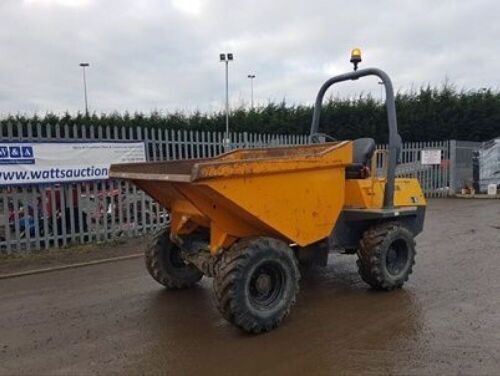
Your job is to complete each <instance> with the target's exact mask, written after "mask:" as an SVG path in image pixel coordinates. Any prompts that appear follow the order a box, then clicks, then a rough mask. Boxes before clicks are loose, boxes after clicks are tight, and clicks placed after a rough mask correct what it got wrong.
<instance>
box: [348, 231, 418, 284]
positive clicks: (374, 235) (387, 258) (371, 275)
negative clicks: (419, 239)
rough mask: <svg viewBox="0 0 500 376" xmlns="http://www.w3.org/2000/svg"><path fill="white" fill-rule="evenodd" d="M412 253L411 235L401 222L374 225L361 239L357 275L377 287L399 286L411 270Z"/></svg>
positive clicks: (413, 249)
mask: <svg viewBox="0 0 500 376" xmlns="http://www.w3.org/2000/svg"><path fill="white" fill-rule="evenodd" d="M415 254H416V251H415V240H414V238H413V234H412V233H411V232H410V231H409V230H408V229H406V228H405V227H403V226H402V225H401V224H400V223H398V222H389V223H382V224H379V225H376V226H373V227H371V228H370V229H368V230H367V231H365V233H364V234H363V238H362V239H361V247H360V249H359V250H358V260H357V264H358V270H359V274H360V275H361V278H362V279H363V281H365V282H366V283H368V284H369V285H370V286H371V287H373V288H374V289H376V290H386V291H390V290H393V289H396V288H401V287H402V286H403V284H404V283H405V282H406V281H407V280H408V277H409V276H410V274H411V273H412V268H413V265H414V264H415Z"/></svg>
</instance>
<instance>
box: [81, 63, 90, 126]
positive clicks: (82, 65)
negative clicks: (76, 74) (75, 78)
mask: <svg viewBox="0 0 500 376" xmlns="http://www.w3.org/2000/svg"><path fill="white" fill-rule="evenodd" d="M89 65H90V64H89V63H80V66H81V67H82V72H83V97H84V99H85V116H86V117H89V105H88V100H87V76H86V74H85V68H87V67H88V66H89Z"/></svg>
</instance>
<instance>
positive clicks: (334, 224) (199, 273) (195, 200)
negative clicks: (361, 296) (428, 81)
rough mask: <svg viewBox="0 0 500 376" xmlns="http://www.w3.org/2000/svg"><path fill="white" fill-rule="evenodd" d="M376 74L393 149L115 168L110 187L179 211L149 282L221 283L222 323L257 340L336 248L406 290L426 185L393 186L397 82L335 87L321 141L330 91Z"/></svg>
mask: <svg viewBox="0 0 500 376" xmlns="http://www.w3.org/2000/svg"><path fill="white" fill-rule="evenodd" d="M370 75H372V76H377V77H378V78H379V79H380V80H381V81H382V82H383V84H384V87H385V90H386V98H387V99H386V107H387V115H388V124H389V144H388V149H386V150H383V151H382V150H376V147H375V142H374V140H373V139H369V138H362V139H357V140H354V141H349V140H345V141H334V142H327V143H312V144H310V145H305V146H287V147H273V148H261V149H246V150H233V151H230V152H228V153H224V154H222V155H220V156H218V157H215V158H208V159H196V160H182V161H169V162H154V163H138V164H121V165H113V166H112V167H111V171H110V175H111V176H112V177H114V178H121V179H128V180H130V181H132V182H133V183H134V184H136V185H137V186H138V187H139V188H141V189H142V190H144V191H145V192H147V193H148V194H149V195H151V196H152V197H153V198H154V199H156V200H157V201H158V202H159V203H160V204H161V205H162V206H163V207H165V208H166V209H168V210H169V212H170V215H171V223H170V225H169V227H168V228H164V229H162V230H161V231H160V232H158V233H157V234H156V235H154V236H153V238H152V241H151V244H150V245H149V246H148V247H147V249H146V257H145V258H146V267H147V269H148V271H149V273H150V274H151V276H152V277H153V278H154V279H155V280H156V281H158V282H159V283H161V284H162V285H164V286H166V287H167V288H169V289H180V288H187V287H190V286H192V285H194V284H195V283H197V282H198V281H199V280H200V279H201V278H202V277H203V276H204V275H205V276H208V277H212V278H213V287H214V292H215V300H216V305H217V307H218V309H219V310H220V312H221V313H222V315H223V316H224V317H225V318H226V319H227V320H228V321H230V322H231V323H233V324H235V325H236V326H238V327H240V328H241V329H243V330H244V331H247V332H252V333H259V332H263V331H269V330H271V329H273V328H275V327H277V326H278V325H279V324H280V323H281V322H282V321H283V319H284V318H285V317H286V316H287V315H288V314H289V312H290V308H291V307H292V306H293V304H294V303H295V300H296V296H297V294H298V292H299V279H300V272H299V268H298V265H299V263H302V262H303V263H316V264H322V265H326V262H327V258H328V252H329V251H330V250H331V249H343V250H344V251H345V252H346V253H356V254H357V257H358V259H357V263H358V268H359V273H360V275H361V277H362V279H363V280H364V281H365V282H366V283H368V284H369V285H370V286H372V287H373V288H375V289H379V290H393V289H395V288H400V287H401V286H402V285H403V284H404V283H405V281H406V280H407V279H408V276H409V275H410V273H411V272H412V267H413V265H414V262H415V261H414V260H415V241H414V237H415V236H416V235H417V234H418V233H420V232H421V231H422V228H423V221H424V213H425V206H426V202H425V198H424V196H423V194H422V190H421V188H420V185H419V183H418V181H417V180H416V179H399V178H396V177H395V170H396V165H397V163H398V154H399V149H400V147H401V138H400V137H399V134H398V131H397V123H396V111H395V103H394V94H393V88H392V83H391V80H390V78H389V76H388V75H387V74H386V73H384V72H383V71H381V70H379V69H375V68H369V69H363V70H356V71H354V72H350V73H346V74H343V75H340V76H336V77H333V78H331V79H329V80H328V81H326V82H325V83H324V84H323V86H322V87H321V89H320V91H319V93H318V95H317V98H316V104H315V107H314V116H313V121H312V126H311V141H312V142H314V141H317V140H318V138H321V137H318V127H319V120H320V112H321V104H322V101H323V97H324V95H325V92H326V90H327V89H328V88H329V87H330V86H331V85H333V84H335V83H338V82H342V81H348V80H356V79H359V78H361V77H365V76H370ZM377 159H378V161H379V165H380V161H381V160H382V161H383V167H382V168H380V166H378V167H377Z"/></svg>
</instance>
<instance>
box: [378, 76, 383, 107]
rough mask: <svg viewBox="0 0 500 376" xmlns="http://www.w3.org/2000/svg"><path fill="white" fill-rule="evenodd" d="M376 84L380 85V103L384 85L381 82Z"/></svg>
mask: <svg viewBox="0 0 500 376" xmlns="http://www.w3.org/2000/svg"><path fill="white" fill-rule="evenodd" d="M377 84H379V85H380V101H381V102H383V101H384V83H383V82H382V81H378V82H377Z"/></svg>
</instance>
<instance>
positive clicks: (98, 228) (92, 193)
mask: <svg viewBox="0 0 500 376" xmlns="http://www.w3.org/2000/svg"><path fill="white" fill-rule="evenodd" d="M230 138H231V142H230V144H231V147H232V148H253V147H261V146H270V145H287V144H290V145H292V144H304V143H307V142H308V137H307V136H300V135H268V134H252V133H246V132H244V133H233V134H231V135H230ZM0 140H4V141H10V142H12V141H31V142H50V141H60V140H64V141H75V142H78V141H132V140H136V141H144V143H145V145H146V155H147V159H148V160H149V161H160V160H178V159H189V158H205V157H207V158H208V157H212V156H216V155H218V154H220V153H222V152H223V151H224V146H223V134H222V133H220V132H201V131H186V130H182V131H180V130H166V129H155V128H140V127H136V128H131V127H126V128H125V127H124V128H118V127H107V128H102V127H78V128H77V127H68V126H63V127H56V128H50V127H42V126H41V125H40V124H31V125H29V126H22V125H20V124H12V123H10V124H7V125H6V126H4V127H3V128H1V129H0ZM168 220H169V217H168V213H167V212H166V211H165V210H163V209H162V208H161V207H160V206H159V205H158V204H157V203H156V202H155V201H154V200H152V199H151V198H150V197H149V196H148V195H146V194H145V193H144V192H142V191H141V190H139V189H137V188H136V187H135V186H134V185H133V184H130V183H129V182H126V181H121V180H113V179H111V180H101V181H94V182H85V183H73V184H51V185H45V186H44V185H32V186H19V187H2V188H0V252H7V253H10V252H13V251H17V250H22V249H26V250H39V249H44V248H45V249H47V248H53V247H55V248H57V247H64V246H66V245H68V244H75V243H80V244H84V243H90V242H103V241H109V240H113V239H117V238H120V237H124V236H137V235H141V234H145V233H148V232H151V231H154V230H155V229H156V228H158V227H159V226H161V225H162V224H165V223H166V222H168Z"/></svg>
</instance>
